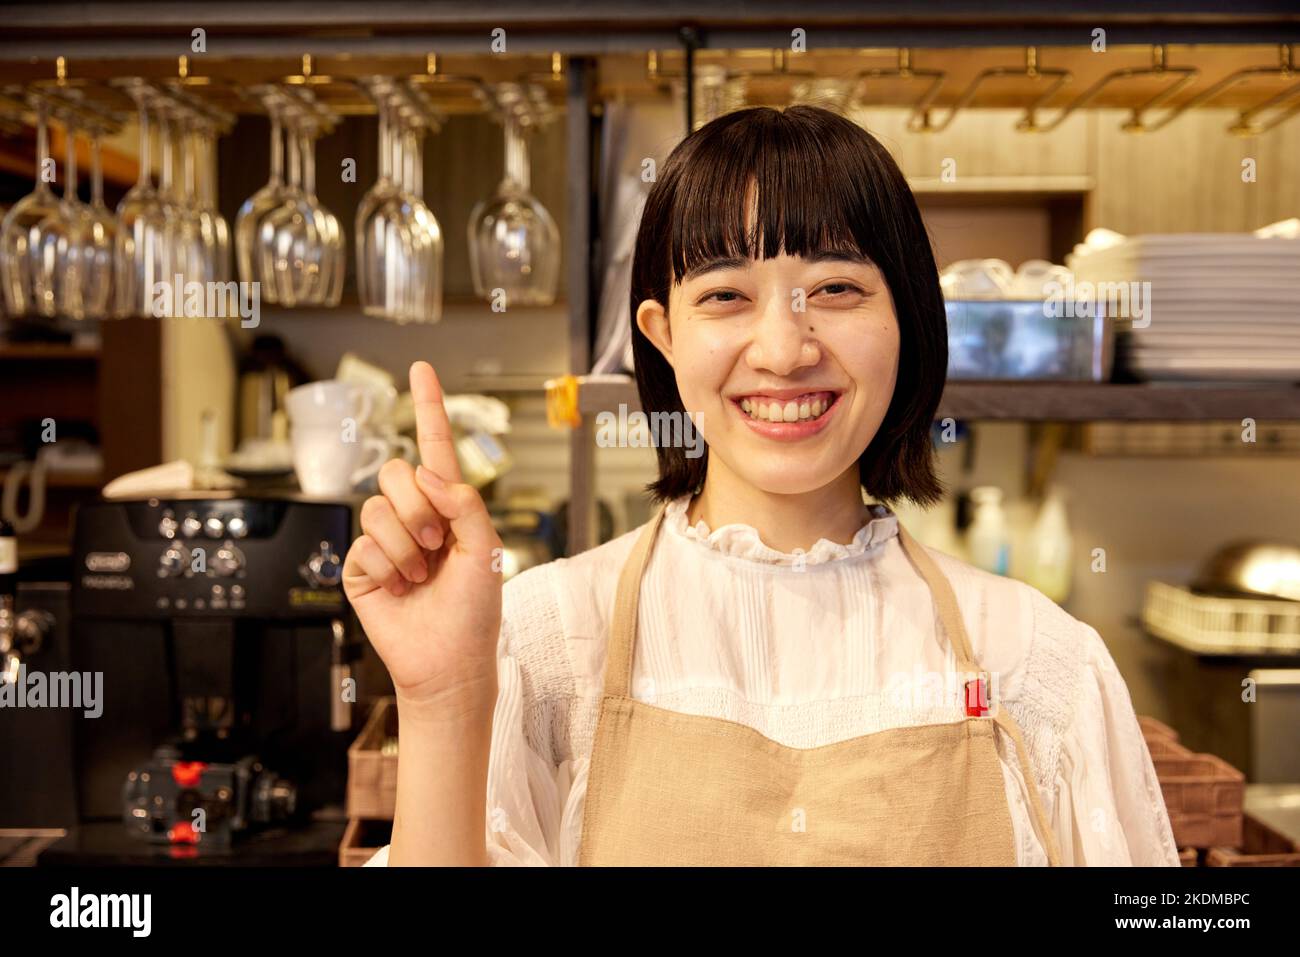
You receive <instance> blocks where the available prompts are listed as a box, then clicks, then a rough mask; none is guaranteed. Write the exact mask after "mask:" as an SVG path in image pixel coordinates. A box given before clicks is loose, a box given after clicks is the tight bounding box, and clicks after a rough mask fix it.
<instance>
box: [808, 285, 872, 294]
mask: <svg viewBox="0 0 1300 957" xmlns="http://www.w3.org/2000/svg"><path fill="white" fill-rule="evenodd" d="M817 292H818V293H826V294H827V295H830V296H842V295H845V294H849V293H851V294H853V295H858V296H861V295H865V294H864V293H863V291H862V289H861V288H860V287H858V286H855V285H853V283H851V282H828V283H827V284H826V285H824V286H822V287H821V288H820V289H818V290H817ZM814 295H816V293H814Z"/></svg>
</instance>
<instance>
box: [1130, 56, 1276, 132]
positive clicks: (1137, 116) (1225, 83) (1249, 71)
mask: <svg viewBox="0 0 1300 957" xmlns="http://www.w3.org/2000/svg"><path fill="white" fill-rule="evenodd" d="M1259 76H1276V77H1281V78H1282V79H1284V80H1289V79H1291V78H1292V77H1293V76H1295V70H1294V68H1293V66H1292V56H1291V47H1290V46H1288V45H1287V44H1285V43H1283V44H1279V45H1278V65H1277V66H1252V67H1245V68H1244V69H1241V70H1238V71H1237V72H1236V73H1230V74H1228V75H1227V76H1225V77H1224V78H1223V79H1222V80H1220V81H1219V82H1218V83H1215V84H1213V85H1212V86H1209V87H1207V88H1206V89H1204V90H1202V91H1201V92H1200V93H1198V94H1196V96H1194V97H1192V98H1191V99H1189V100H1188V101H1187V102H1186V103H1184V104H1183V105H1182V106H1179V107H1175V108H1174V109H1172V110H1170V111H1169V112H1168V113H1167V114H1165V116H1163V117H1162V118H1161V119H1159V120H1157V121H1156V122H1155V123H1146V122H1144V121H1143V119H1142V112H1143V110H1144V109H1145V107H1139V108H1138V109H1136V110H1134V111H1133V116H1132V117H1131V118H1130V119H1129V121H1128V122H1127V123H1125V124H1124V126H1123V127H1122V129H1123V130H1124V132H1126V133H1154V132H1155V131H1156V130H1160V129H1164V128H1165V127H1166V126H1168V125H1169V124H1170V123H1172V122H1173V121H1174V120H1176V119H1178V117H1180V116H1182V115H1183V114H1184V113H1186V112H1187V111H1188V110H1194V109H1196V108H1197V107H1198V106H1204V105H1205V104H1206V103H1209V102H1210V101H1211V100H1213V99H1215V98H1216V97H1218V96H1221V95H1222V94H1224V93H1226V92H1227V91H1228V90H1230V89H1231V88H1232V87H1234V86H1236V85H1237V84H1239V83H1242V82H1243V81H1245V80H1248V79H1250V78H1251V77H1259ZM1285 92H1286V95H1285V96H1283V97H1280V98H1279V97H1273V98H1271V99H1269V100H1267V101H1265V102H1264V103H1261V104H1259V105H1257V106H1255V107H1252V108H1250V109H1248V110H1243V111H1242V112H1241V115H1240V116H1239V117H1238V121H1237V123H1236V124H1235V125H1234V126H1230V127H1228V129H1229V130H1231V131H1232V132H1241V131H1242V129H1243V128H1246V131H1247V132H1255V131H1259V130H1260V129H1272V127H1274V126H1276V125H1277V124H1278V123H1280V122H1282V120H1284V119H1286V118H1287V116H1290V115H1291V112H1294V111H1290V112H1287V113H1283V114H1282V116H1280V117H1279V118H1277V119H1276V120H1275V121H1274V122H1273V123H1270V124H1269V125H1268V126H1267V127H1263V128H1258V127H1254V126H1253V124H1251V122H1250V120H1251V118H1252V117H1253V116H1254V115H1256V114H1257V113H1259V112H1261V111H1263V110H1265V109H1269V108H1271V107H1273V106H1276V105H1278V103H1280V102H1285V100H1287V99H1290V97H1291V96H1293V95H1294V94H1295V92H1296V89H1295V88H1292V89H1291V90H1288V91H1285Z"/></svg>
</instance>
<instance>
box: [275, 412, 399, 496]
mask: <svg viewBox="0 0 1300 957" xmlns="http://www.w3.org/2000/svg"><path fill="white" fill-rule="evenodd" d="M292 444H293V469H294V472H296V473H297V475H298V485H299V486H300V487H301V488H302V490H303V492H305V493H306V494H308V495H318V496H328V497H338V496H343V495H347V494H348V493H349V492H351V491H352V489H353V487H354V486H356V485H357V484H358V483H360V482H364V481H365V480H366V479H368V478H369V477H370V476H372V475H374V474H375V473H376V472H378V471H379V469H380V467H381V466H382V465H383V464H384V462H385V461H387V459H388V458H389V450H390V445H389V443H388V442H387V441H386V440H384V439H381V438H378V437H376V436H364V435H359V434H357V433H356V432H355V431H351V433H350V434H345V431H344V429H342V428H340V427H339V426H338V424H334V425H323V426H321V425H317V426H301V427H300V426H295V427H294V429H293V433H292Z"/></svg>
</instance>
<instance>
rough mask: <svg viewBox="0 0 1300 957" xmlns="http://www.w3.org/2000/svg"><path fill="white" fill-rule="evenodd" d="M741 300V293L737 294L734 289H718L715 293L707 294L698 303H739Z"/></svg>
mask: <svg viewBox="0 0 1300 957" xmlns="http://www.w3.org/2000/svg"><path fill="white" fill-rule="evenodd" d="M739 299H740V293H738V292H736V291H735V290H734V289H718V290H715V291H714V292H710V293H705V294H704V295H703V296H702V297H700V300H699V302H698V303H697V305H700V304H703V303H706V302H721V303H728V302H737V301H738V300H739Z"/></svg>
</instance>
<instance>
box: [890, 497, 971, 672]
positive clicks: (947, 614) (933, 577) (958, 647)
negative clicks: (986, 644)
mask: <svg viewBox="0 0 1300 957" xmlns="http://www.w3.org/2000/svg"><path fill="white" fill-rule="evenodd" d="M898 541H899V543H900V544H901V545H902V546H903V552H904V553H905V554H906V555H907V557H908V558H909V559H910V560H911V562H912V564H913V565H914V566H916V570H917V572H918V573H919V574H920V576H921V578H922V579H924V580H925V583H926V585H928V586H929V588H930V597H931V598H933V599H934V607H935V610H936V611H937V612H938V614H939V625H940V626H941V627H942V628H943V633H944V635H946V636H947V638H948V643H949V644H951V645H952V652H953V655H954V657H955V658H956V666H957V670H958V671H959V672H973V671H977V670H978V669H977V668H976V667H975V654H974V652H973V651H972V649H971V643H970V638H969V637H968V636H967V634H966V624H965V622H963V621H962V617H961V611H960V609H959V608H958V606H957V596H956V595H955V594H953V590H952V583H951V582H949V581H948V576H947V575H945V574H944V573H943V572H941V571H940V570H939V566H938V565H936V564H935V562H934V559H933V558H931V557H930V553H929V552H927V551H926V550H925V548H923V547H922V546H921V545H920V544H919V543H918V542H917V540H916V539H914V538H913V537H912V536H911V535H910V534H909V533H908V531H907V529H905V528H904V527H903V523H902V522H899V523H898Z"/></svg>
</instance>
